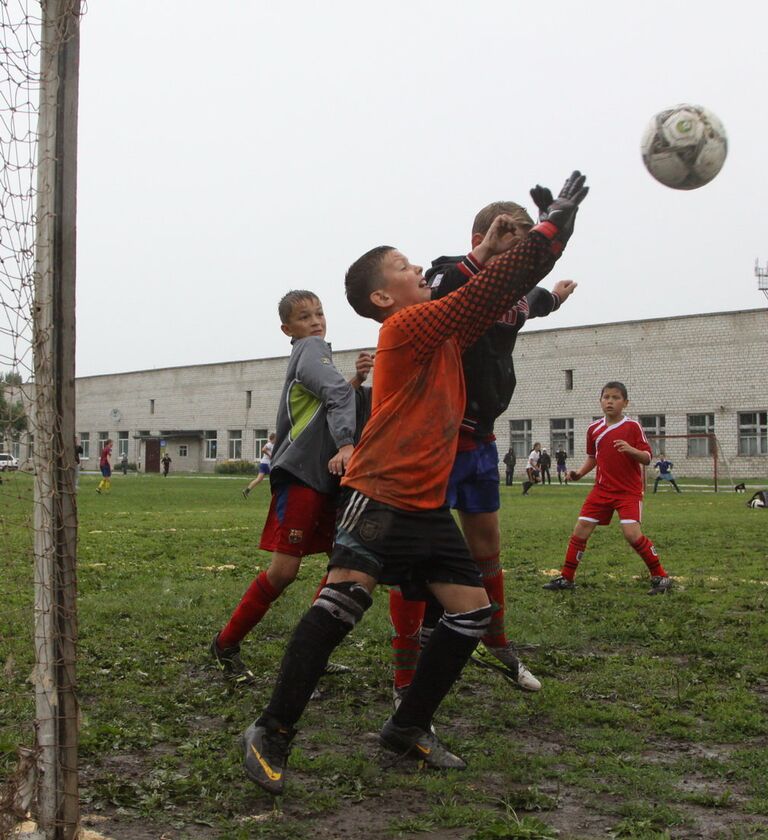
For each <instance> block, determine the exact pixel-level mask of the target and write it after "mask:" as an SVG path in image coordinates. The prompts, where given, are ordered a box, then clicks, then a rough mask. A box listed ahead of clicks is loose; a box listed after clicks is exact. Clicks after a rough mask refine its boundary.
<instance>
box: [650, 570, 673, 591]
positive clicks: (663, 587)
mask: <svg viewBox="0 0 768 840" xmlns="http://www.w3.org/2000/svg"><path fill="white" fill-rule="evenodd" d="M671 588H672V578H671V577H669V575H665V576H664V577H661V576H657V577H652V578H651V588H650V589H649V590H648V594H649V595H663V594H664V593H665V592H667V590H669V589H671Z"/></svg>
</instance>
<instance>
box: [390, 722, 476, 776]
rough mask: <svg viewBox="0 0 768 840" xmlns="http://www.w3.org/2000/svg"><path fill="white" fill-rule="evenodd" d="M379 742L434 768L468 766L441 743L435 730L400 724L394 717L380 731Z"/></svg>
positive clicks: (459, 768) (395, 751)
mask: <svg viewBox="0 0 768 840" xmlns="http://www.w3.org/2000/svg"><path fill="white" fill-rule="evenodd" d="M379 742H380V743H381V745H382V746H383V747H386V748H387V749H388V750H391V751H392V752H394V753H397V754H398V755H400V756H403V757H406V756H407V757H408V758H413V759H415V760H416V761H423V762H424V764H425V765H426V766H427V767H431V768H432V769H433V770H464V769H466V766H467V763H466V762H465V761H464V760H463V759H461V758H459V756H457V755H454V754H453V753H452V752H451V751H450V750H449V749H448V748H447V747H445V746H444V745H443V744H442V743H440V740H439V739H438V737H437V735H435V734H434V732H426V731H425V730H423V729H419V727H418V726H398V725H397V724H396V723H395V722H394V721H393V720H392V718H389V720H388V721H387V722H386V723H385V724H384V726H383V728H382V730H381V732H380V733H379Z"/></svg>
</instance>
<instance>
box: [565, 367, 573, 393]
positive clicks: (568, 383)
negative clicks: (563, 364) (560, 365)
mask: <svg viewBox="0 0 768 840" xmlns="http://www.w3.org/2000/svg"><path fill="white" fill-rule="evenodd" d="M565 390H566V391H572V390H573V368H571V369H569V370H566V371H565Z"/></svg>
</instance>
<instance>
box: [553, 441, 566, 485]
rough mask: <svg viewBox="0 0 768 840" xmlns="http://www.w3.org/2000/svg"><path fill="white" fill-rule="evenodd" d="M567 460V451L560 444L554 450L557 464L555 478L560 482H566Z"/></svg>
mask: <svg viewBox="0 0 768 840" xmlns="http://www.w3.org/2000/svg"><path fill="white" fill-rule="evenodd" d="M567 461H568V453H567V452H566V451H565V450H564V449H563V447H562V446H561V447H560V448H559V449H558V450H557V452H555V463H556V464H557V480H558V481H559V482H560V484H568V468H567V466H566V463H567Z"/></svg>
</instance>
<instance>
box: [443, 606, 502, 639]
mask: <svg viewBox="0 0 768 840" xmlns="http://www.w3.org/2000/svg"><path fill="white" fill-rule="evenodd" d="M492 616H493V607H492V606H491V605H490V604H488V606H486V607H480V608H479V609H476V610H469V611H468V612H462V613H448V612H446V613H443V616H442V618H441V619H440V622H441V623H442V624H444V625H445V626H446V627H448V628H449V629H451V630H453V631H454V633H458V634H459V635H461V636H470V637H472V638H473V639H481V638H482V637H483V636H485V635H486V633H487V632H488V628H489V627H490V626H491V618H492Z"/></svg>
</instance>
